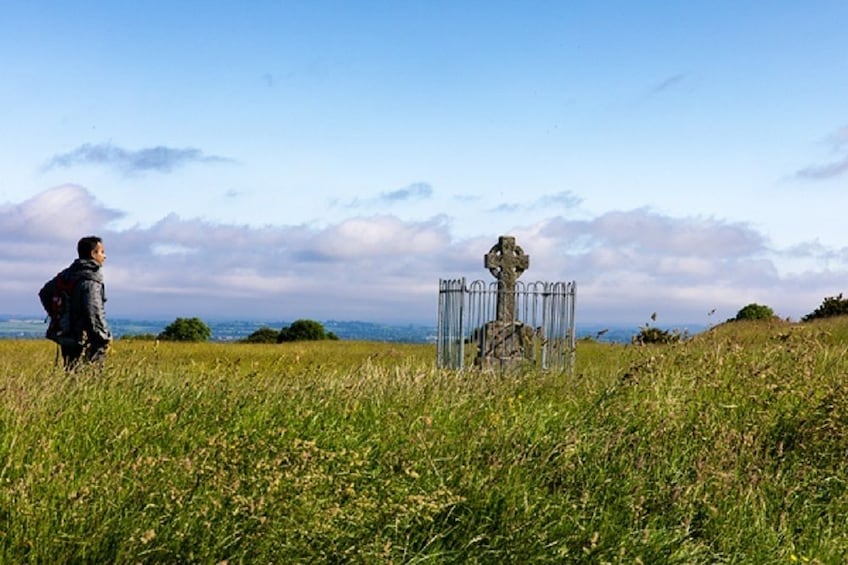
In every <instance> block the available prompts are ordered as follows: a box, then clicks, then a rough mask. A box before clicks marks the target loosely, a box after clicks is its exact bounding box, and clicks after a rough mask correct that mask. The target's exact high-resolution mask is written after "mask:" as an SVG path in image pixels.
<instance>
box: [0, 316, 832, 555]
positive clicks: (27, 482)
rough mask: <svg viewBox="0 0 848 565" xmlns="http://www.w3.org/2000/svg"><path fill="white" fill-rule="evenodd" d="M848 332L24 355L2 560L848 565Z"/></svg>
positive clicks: (9, 418) (139, 348)
mask: <svg viewBox="0 0 848 565" xmlns="http://www.w3.org/2000/svg"><path fill="white" fill-rule="evenodd" d="M846 350H848V320H836V321H829V322H825V323H816V324H804V325H790V324H785V323H773V324H764V323H757V324H755V323H741V322H740V323H734V324H728V325H725V326H722V327H718V328H714V329H713V330H712V331H709V332H707V333H704V334H701V335H699V336H697V337H696V338H695V339H693V340H690V341H688V342H686V343H683V344H675V345H670V346H646V347H632V346H622V345H610V344H599V343H593V342H580V343H579V345H578V351H577V360H576V367H575V370H574V372H573V373H569V374H562V373H543V374H542V373H526V374H515V375H496V374H480V373H474V372H467V373H456V372H449V371H438V370H436V369H435V368H434V361H435V350H434V349H433V348H432V347H430V346H424V345H397V344H377V343H357V342H322V343H310V344H285V345H267V346H266V345H247V344H200V345H192V344H169V343H161V344H158V345H157V344H155V343H152V342H122V341H119V342H117V343H116V344H115V346H114V348H113V351H112V352H111V356H110V358H109V361H108V363H107V366H106V368H105V369H104V370H103V371H102V372H99V373H98V372H82V373H80V374H77V375H74V376H70V377H69V376H66V375H65V374H63V373H62V372H61V371H60V370H57V369H56V368H55V366H54V361H55V349H54V348H53V347H52V346H51V344H49V343H48V342H46V341H12V340H6V341H0V392H2V396H0V562H3V563H25V562H30V563H64V562H76V563H87V562H89V563H103V562H122V563H123V562H129V563H135V562H142V563H144V562H201V563H219V562H228V563H240V562H248V563H256V562H269V563H292V562H295V563H297V562H303V563H313V562H335V563H339V562H344V563H348V562H352V563H445V562H480V563H504V562H507V563H528V562H534V563H535V562H553V563H563V562H568V563H571V562H586V563H603V562H609V563H639V562H642V563H717V562H719V563H721V562H728V563H774V562H783V563H792V562H798V563H805V562H814V563H843V562H845V561H846V559H848V490H846V481H848V457H846V456H848V384H846V382H848V357H846Z"/></svg>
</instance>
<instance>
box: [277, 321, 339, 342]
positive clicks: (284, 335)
mask: <svg viewBox="0 0 848 565" xmlns="http://www.w3.org/2000/svg"><path fill="white" fill-rule="evenodd" d="M323 339H332V340H336V339H339V338H338V336H337V335H336V334H334V333H333V332H325V331H324V326H323V325H322V324H321V323H320V322H316V321H315V320H295V321H294V322H292V324H291V325H290V326H287V327H284V328H283V329H282V330H280V335H279V336H277V343H283V342H287V341H320V340H323Z"/></svg>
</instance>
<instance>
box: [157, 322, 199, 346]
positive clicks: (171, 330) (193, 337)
mask: <svg viewBox="0 0 848 565" xmlns="http://www.w3.org/2000/svg"><path fill="white" fill-rule="evenodd" d="M210 337H212V330H211V329H209V326H207V325H206V323H205V322H204V321H203V320H201V319H200V318H177V319H176V320H174V321H173V322H171V323H170V324H169V325H168V326H167V327H166V328H165V329H164V330H163V331H162V333H160V334H159V336H158V339H163V340H167V341H207V340H209V338H210Z"/></svg>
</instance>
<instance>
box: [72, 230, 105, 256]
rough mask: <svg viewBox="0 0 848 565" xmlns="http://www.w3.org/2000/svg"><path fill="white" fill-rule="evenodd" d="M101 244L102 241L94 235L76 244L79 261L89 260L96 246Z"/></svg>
mask: <svg viewBox="0 0 848 565" xmlns="http://www.w3.org/2000/svg"><path fill="white" fill-rule="evenodd" d="M98 243H103V240H102V239H100V238H99V237H97V236H96V235H89V236H88V237H84V238H82V239H81V240H79V242H77V256H78V257H79V258H80V259H91V254H92V252H94V250H95V249H97V244H98Z"/></svg>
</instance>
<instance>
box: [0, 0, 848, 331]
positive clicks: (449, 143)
mask: <svg viewBox="0 0 848 565" xmlns="http://www.w3.org/2000/svg"><path fill="white" fill-rule="evenodd" d="M0 6H2V12H3V18H2V19H0V60H1V61H2V62H3V72H2V73H0V124H2V125H0V128H2V132H3V135H2V136H0V238H2V241H3V246H2V250H0V274H2V277H0V312H3V313H8V314H21V315H24V314H34V313H38V304H37V302H36V300H35V291H36V290H37V288H38V287H39V286H40V284H41V283H42V282H43V280H44V279H46V278H47V277H48V276H50V275H52V274H53V273H55V272H56V271H58V270H59V269H61V268H62V267H64V266H65V265H67V264H68V263H69V262H70V260H71V259H72V258H73V254H74V247H75V242H76V240H77V239H78V238H79V237H80V236H82V235H87V234H89V233H96V234H99V235H101V236H102V237H104V238H105V240H106V247H107V252H108V255H109V259H108V261H107V267H106V269H107V270H106V278H107V290H108V294H109V297H110V300H109V304H108V310H109V314H110V315H111V316H121V317H125V316H132V317H152V318H158V319H170V318H173V317H176V316H184V315H192V316H194V315H199V316H205V317H210V318H211V317H240V318H268V319H295V318H299V317H308V318H315V319H331V318H332V319H342V320H344V319H351V320H368V321H393V322H405V321H414V322H433V321H434V320H435V314H436V300H437V296H436V295H437V288H438V279H439V278H453V277H459V276H465V277H468V278H471V279H474V278H483V279H487V278H489V274H488V272H487V271H485V270H484V269H483V268H482V267H483V259H482V257H483V255H484V254H485V253H486V252H487V251H488V250H489V248H490V247H491V246H492V245H493V244H494V243H495V242H496V241H497V237H498V236H499V235H502V234H510V235H514V236H516V238H517V240H518V243H519V244H520V245H521V246H522V247H523V248H524V250H525V251H526V252H527V253H528V254H529V255H530V269H529V270H528V271H527V272H526V273H525V274H524V278H526V279H532V280H549V281H559V280H576V281H577V283H578V311H577V318H578V323H579V322H587V323H588V322H592V323H605V322H609V323H632V324H634V325H638V324H641V323H644V322H645V321H646V319H647V317H648V316H649V315H650V314H651V313H652V312H654V311H656V312H658V320H657V321H658V322H664V323H668V324H676V323H693V324H696V323H703V324H706V323H710V322H714V321H716V320H715V319H719V320H723V319H725V318H728V317H731V316H733V315H735V313H736V312H737V311H738V310H739V309H740V308H741V307H742V306H744V305H746V304H748V303H751V302H757V303H761V304H768V305H770V306H772V307H773V308H774V309H775V311H776V312H777V313H778V314H780V315H781V316H784V317H792V318H795V319H797V318H799V317H800V316H802V315H804V314H806V313H808V312H811V311H812V310H814V309H815V308H816V307H817V306H818V305H819V304H820V303H821V300H822V299H823V298H824V297H825V296H832V295H835V294H838V293H839V292H843V290H844V287H843V285H844V281H845V280H846V278H848V277H847V276H848V235H846V233H845V230H844V220H843V216H844V210H845V209H846V204H848V193H846V191H845V188H846V183H848V95H847V94H848V72H846V70H848V69H846V66H848V65H846V53H848V39H846V38H845V33H844V28H845V22H846V21H848V4H846V3H844V2H841V1H832V2H825V1H812V2H804V3H801V2H769V3H762V2H738V1H734V2H730V1H727V2H724V1H715V2H623V1H622V2H589V1H586V2H492V1H487V2H433V1H429V2H320V1H318V2H315V1H311V2H286V1H280V2H244V3H235V2H221V1H211V2H209V1H207V2H159V1H155V0H153V1H147V2H139V3H130V2H17V1H12V2H2V3H0ZM713 309H715V311H716V313H715V314H714V317H715V319H713V318H707V312H710V311H712V310H713Z"/></svg>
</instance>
